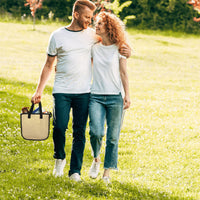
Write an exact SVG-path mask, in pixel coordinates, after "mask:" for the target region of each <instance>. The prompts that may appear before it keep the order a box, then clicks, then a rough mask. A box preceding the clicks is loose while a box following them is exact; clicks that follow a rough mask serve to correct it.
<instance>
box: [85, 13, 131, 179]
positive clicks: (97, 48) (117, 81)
mask: <svg viewBox="0 0 200 200" xmlns="http://www.w3.org/2000/svg"><path fill="white" fill-rule="evenodd" d="M96 34H97V35H99V36H100V37H101V38H102V41H101V42H100V43H97V44H95V45H94V46H93V48H92V58H93V84H92V88H91V96H90V104H89V117H90V123H89V124H90V143H91V146H92V150H93V154H94V155H93V156H94V160H93V163H92V166H91V168H90V171H89V175H90V177H91V178H97V176H98V173H99V167H100V149H101V145H102V139H103V136H104V124H105V121H106V123H107V133H106V149H105V159H104V173H103V180H104V181H105V182H107V183H109V182H110V169H117V160H118V140H119V134H120V125H121V118H122V112H123V109H127V108H129V106H130V96H129V85H128V75H127V70H126V58H125V57H123V56H121V55H120V54H119V51H118V49H119V47H120V46H121V45H122V44H124V43H125V31H124V25H123V23H122V22H121V20H120V19H119V18H118V17H116V16H115V15H114V14H111V13H107V12H101V13H99V15H98V16H97V20H96ZM122 97H123V98H122Z"/></svg>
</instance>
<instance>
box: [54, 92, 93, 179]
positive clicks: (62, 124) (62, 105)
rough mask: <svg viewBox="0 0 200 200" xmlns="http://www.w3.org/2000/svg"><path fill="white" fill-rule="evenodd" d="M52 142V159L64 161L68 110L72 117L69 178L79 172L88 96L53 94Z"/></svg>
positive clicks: (83, 145) (83, 146)
mask: <svg viewBox="0 0 200 200" xmlns="http://www.w3.org/2000/svg"><path fill="white" fill-rule="evenodd" d="M53 97H54V112H53V125H54V128H53V141H54V158H56V159H64V158H65V156H66V154H65V149H64V148H65V131H66V129H67V127H68V122H69V116H70V109H71V108H72V115H73V143H72V152H71V161H70V171H69V176H70V175H71V174H73V173H79V174H80V171H81V167H82V162H83V152H84V148H85V129H86V123H87V118H88V105H89V97H90V94H89V93H87V94H64V93H57V94H53Z"/></svg>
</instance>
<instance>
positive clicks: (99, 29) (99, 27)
mask: <svg viewBox="0 0 200 200" xmlns="http://www.w3.org/2000/svg"><path fill="white" fill-rule="evenodd" d="M95 28H96V34H97V35H100V36H103V35H105V34H106V29H105V23H104V22H103V20H102V19H101V18H97V20H96V24H95Z"/></svg>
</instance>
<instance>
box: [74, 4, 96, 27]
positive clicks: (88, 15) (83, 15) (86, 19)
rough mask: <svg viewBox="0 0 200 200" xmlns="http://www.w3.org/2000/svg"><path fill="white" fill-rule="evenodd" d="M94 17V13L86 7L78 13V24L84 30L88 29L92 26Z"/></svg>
mask: <svg viewBox="0 0 200 200" xmlns="http://www.w3.org/2000/svg"><path fill="white" fill-rule="evenodd" d="M92 17H93V11H92V10H90V9H89V8H88V7H85V8H84V9H83V10H82V11H81V12H79V13H78V17H77V23H78V25H79V26H80V28H82V29H86V28H88V26H89V25H90V24H91V21H92Z"/></svg>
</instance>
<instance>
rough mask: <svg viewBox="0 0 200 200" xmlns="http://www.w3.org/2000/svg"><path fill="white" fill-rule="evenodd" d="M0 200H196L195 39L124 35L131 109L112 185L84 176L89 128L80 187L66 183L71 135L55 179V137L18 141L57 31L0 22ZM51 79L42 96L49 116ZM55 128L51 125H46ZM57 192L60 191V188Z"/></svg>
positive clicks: (199, 170) (199, 152) (199, 149)
mask: <svg viewBox="0 0 200 200" xmlns="http://www.w3.org/2000/svg"><path fill="white" fill-rule="evenodd" d="M0 26H1V29H0V52H1V58H0V74H1V75H0V101H1V104H0V119H1V120H0V128H1V132H0V138H1V157H0V163H1V164H0V175H1V183H0V187H1V189H0V191H1V192H0V199H2V200H4V199H9V200H10V199H131V200H132V199H141V200H144V199H152V200H155V199H157V200H160V199H164V200H165V199H172V200H175V199H177V200H181V199H191V200H192V199H196V200H197V199H200V186H199V185H200V145H199V141H200V136H199V132H200V128H199V127H200V122H199V119H200V114H199V110H200V98H199V97H200V95H199V94H200V63H199V55H200V48H199V46H200V38H199V37H198V36H194V37H193V36H192V35H181V34H173V33H167V32H166V33H165V32H162V33H161V32H153V31H151V32H149V31H146V32H145V31H138V30H133V29H131V30H129V40H130V42H131V46H132V48H133V51H134V53H133V55H132V57H131V58H129V59H128V72H129V82H130V91H131V101H132V105H131V108H130V109H129V110H128V111H127V112H126V114H125V119H124V124H123V127H122V131H121V136H120V143H119V163H118V168H119V170H118V171H112V173H111V177H112V185H109V186H106V185H105V184H103V183H102V181H101V176H102V173H103V156H104V153H105V148H104V146H105V138H104V144H103V148H102V154H101V155H102V156H101V157H102V165H101V168H100V172H101V173H100V175H99V176H98V178H97V180H91V179H90V178H89V177H88V170H89V168H90V165H91V162H92V156H91V147H90V143H89V134H88V131H89V127H87V133H86V136H87V141H86V149H85V154H84V163H83V169H82V179H83V182H82V183H79V184H77V183H73V182H71V181H70V180H69V179H68V178H67V174H68V170H69V161H70V152H71V141H72V128H71V121H70V126H69V130H68V131H67V132H66V158H67V165H66V168H65V176H64V177H63V178H58V179H55V178H54V177H52V170H53V167H54V160H53V157H52V154H53V142H52V132H51V134H50V138H49V139H48V140H46V141H43V142H33V141H25V140H23V139H22V137H21V133H20V125H19V113H20V112H21V108H22V107H24V106H30V98H31V96H32V95H33V93H34V91H35V88H36V86H37V82H38V78H39V74H40V71H41V68H42V66H43V64H44V62H45V54H46V53H45V52H46V47H47V43H48V39H49V36H50V33H51V32H52V31H53V30H55V29H56V28H58V27H60V25H59V24H58V25H55V24H53V25H46V26H45V25H37V30H36V31H32V30H31V29H32V25H25V24H24V25H23V24H14V23H0ZM53 79H54V73H53V74H52V76H51V79H50V80H49V82H48V86H47V87H46V89H45V91H44V95H43V100H42V102H43V107H44V108H45V109H46V110H49V111H52V95H51V92H52V86H53ZM51 128H52V126H51ZM58 188H59V189H58Z"/></svg>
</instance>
